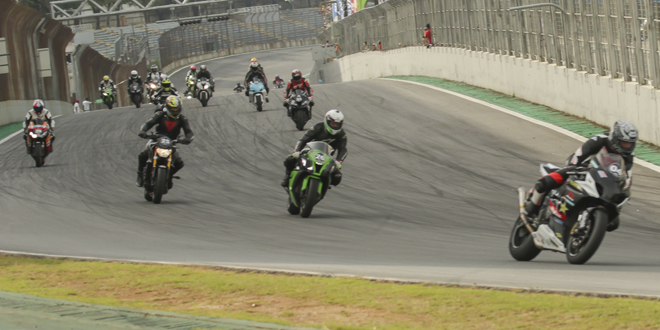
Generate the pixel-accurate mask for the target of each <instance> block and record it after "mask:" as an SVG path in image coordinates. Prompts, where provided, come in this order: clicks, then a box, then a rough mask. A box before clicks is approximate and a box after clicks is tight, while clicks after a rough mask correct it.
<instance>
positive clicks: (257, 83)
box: [250, 78, 268, 111]
mask: <svg viewBox="0 0 660 330" xmlns="http://www.w3.org/2000/svg"><path fill="white" fill-rule="evenodd" d="M265 90H266V87H264V83H262V82H261V80H259V78H254V80H253V81H252V82H250V102H252V103H254V105H255V106H256V107H257V111H262V110H263V109H264V99H265V100H266V102H268V98H267V97H266V96H265V95H264V91H265Z"/></svg>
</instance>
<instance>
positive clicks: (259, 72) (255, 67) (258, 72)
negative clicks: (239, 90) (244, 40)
mask: <svg viewBox="0 0 660 330" xmlns="http://www.w3.org/2000/svg"><path fill="white" fill-rule="evenodd" d="M255 60H256V59H255ZM254 78H259V80H261V81H262V82H263V83H264V87H265V88H266V95H268V93H269V92H270V88H268V79H266V74H265V73H264V70H263V69H261V65H259V62H256V61H255V62H252V63H250V70H248V72H247V74H246V75H245V88H246V89H245V96H250V89H249V88H248V87H249V86H250V84H249V82H251V81H252V80H253V79H254Z"/></svg>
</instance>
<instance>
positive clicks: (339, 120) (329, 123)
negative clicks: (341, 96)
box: [325, 109, 344, 135]
mask: <svg viewBox="0 0 660 330" xmlns="http://www.w3.org/2000/svg"><path fill="white" fill-rule="evenodd" d="M343 125H344V114H343V113H341V111H339V110H337V109H332V110H330V111H328V112H326V113H325V129H326V130H327V131H328V133H330V134H332V135H335V134H337V133H339V132H341V127H342V126H343Z"/></svg>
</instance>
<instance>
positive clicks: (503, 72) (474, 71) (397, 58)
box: [310, 46, 660, 145]
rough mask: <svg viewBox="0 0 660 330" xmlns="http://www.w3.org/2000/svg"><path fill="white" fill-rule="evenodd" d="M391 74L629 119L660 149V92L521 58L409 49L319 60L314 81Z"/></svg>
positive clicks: (603, 118)
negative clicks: (418, 77)
mask: <svg viewBox="0 0 660 330" xmlns="http://www.w3.org/2000/svg"><path fill="white" fill-rule="evenodd" d="M387 76H428V77H437V78H443V79H448V80H453V81H459V82H463V83H466V84H470V85H474V86H478V87H482V88H487V89H491V90H494V91H497V92H500V93H504V94H506V95H515V97H518V98H522V99H525V100H528V101H531V102H534V103H538V104H543V105H546V106H549V107H552V108H554V109H557V110H560V111H563V112H566V113H569V114H572V115H575V116H578V117H583V118H586V119H588V120H591V121H593V122H595V123H598V124H600V125H603V126H608V127H609V126H610V125H612V123H614V122H615V121H616V120H617V119H626V120H629V121H631V122H633V123H634V124H635V125H637V127H638V128H639V132H640V138H641V139H643V140H645V141H648V142H651V143H653V144H655V145H660V130H659V129H658V127H660V118H659V115H658V114H659V113H660V102H659V101H658V100H659V99H660V90H657V89H655V88H653V86H643V85H640V84H637V83H634V82H627V81H624V80H623V79H615V78H612V77H609V76H606V77H604V76H599V75H596V74H590V73H587V72H585V71H578V70H576V69H569V68H566V67H563V66H558V65H556V64H549V63H547V62H541V61H536V60H530V59H523V58H519V57H515V56H509V55H500V54H492V53H487V52H479V51H471V50H467V49H459V48H450V47H433V48H430V49H428V48H426V47H422V46H415V47H406V48H401V49H395V50H390V51H384V52H368V53H359V54H353V55H349V56H345V57H342V58H339V59H335V60H334V61H330V62H328V63H327V64H322V63H319V62H318V61H317V62H316V65H315V67H314V70H313V71H312V74H311V76H310V81H312V82H316V81H318V79H321V78H323V82H324V83H333V82H342V81H354V80H365V79H375V78H379V77H387Z"/></svg>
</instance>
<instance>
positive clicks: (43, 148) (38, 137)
mask: <svg viewBox="0 0 660 330" xmlns="http://www.w3.org/2000/svg"><path fill="white" fill-rule="evenodd" d="M25 140H26V141H27V145H28V151H30V156H32V158H33V159H34V163H35V166H37V167H41V166H44V162H45V161H46V157H47V156H48V155H50V153H51V152H52V145H51V143H52V135H51V134H50V127H49V126H48V124H47V123H46V122H45V121H43V120H41V119H35V120H32V121H30V125H29V126H28V127H27V135H26V136H25Z"/></svg>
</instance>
